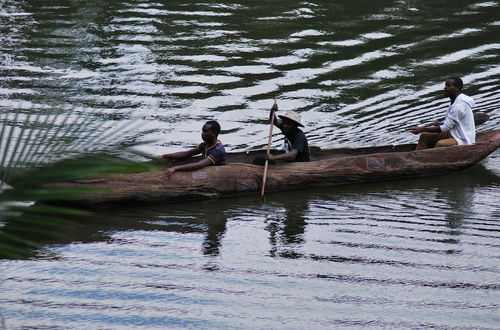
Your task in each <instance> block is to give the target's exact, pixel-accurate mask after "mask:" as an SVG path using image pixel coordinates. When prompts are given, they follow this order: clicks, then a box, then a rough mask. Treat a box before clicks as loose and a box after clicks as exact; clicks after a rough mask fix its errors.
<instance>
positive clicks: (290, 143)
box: [253, 102, 310, 165]
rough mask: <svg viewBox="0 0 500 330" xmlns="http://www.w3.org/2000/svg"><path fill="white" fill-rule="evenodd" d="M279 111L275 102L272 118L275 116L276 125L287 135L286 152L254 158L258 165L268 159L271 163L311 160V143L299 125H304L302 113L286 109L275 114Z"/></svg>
mask: <svg viewBox="0 0 500 330" xmlns="http://www.w3.org/2000/svg"><path fill="white" fill-rule="evenodd" d="M275 111H278V104H277V103H276V102H275V103H274V105H273V107H272V108H271V113H270V116H269V117H270V118H272V117H271V116H275V117H274V125H275V126H276V127H278V128H279V129H280V130H281V132H282V133H283V135H285V153H284V154H279V155H272V154H266V155H265V156H257V157H255V158H254V159H253V163H254V164H256V165H264V164H265V161H266V159H267V160H269V164H273V165H276V164H278V163H286V162H308V161H309V160H310V153H309V144H308V142H307V137H306V135H305V134H304V132H303V131H302V130H301V129H300V128H299V127H304V125H302V123H301V122H300V115H299V114H298V113H296V112H295V111H286V112H285V113H283V114H282V115H278V117H279V119H278V118H276V115H275V114H274V113H275Z"/></svg>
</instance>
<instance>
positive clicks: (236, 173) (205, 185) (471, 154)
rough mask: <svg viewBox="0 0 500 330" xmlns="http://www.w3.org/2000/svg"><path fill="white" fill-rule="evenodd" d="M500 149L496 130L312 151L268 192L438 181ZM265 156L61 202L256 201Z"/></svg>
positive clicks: (279, 170)
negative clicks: (467, 138)
mask: <svg viewBox="0 0 500 330" xmlns="http://www.w3.org/2000/svg"><path fill="white" fill-rule="evenodd" d="M499 147H500V129H497V130H491V131H485V132H481V133H478V134H477V143H476V144H474V145H469V146H454V147H448V148H438V149H428V150H422V151H415V144H402V145H386V146H376V147H365V148H335V149H320V148H317V147H316V148H315V147H312V148H311V155H312V161H311V162H307V163H289V164H284V165H274V166H269V170H268V173H267V183H266V192H275V191H284V190H292V189H301V188H311V187H325V186H335V185H343V184H352V183H363V182H374V181H384V180H398V179H408V178H416V177H424V176H432V175H442V174H447V173H451V172H455V171H459V170H463V169H465V168H468V167H470V166H472V165H474V164H476V163H478V162H479V161H481V160H482V159H484V158H485V157H487V156H488V155H489V154H491V153H492V152H494V151H496V150H497V149H498V148H499ZM264 153H265V150H262V151H252V152H243V153H228V162H229V164H228V165H224V166H209V167H205V168H203V169H200V170H197V171H192V172H176V173H175V174H174V175H173V176H172V177H171V178H170V179H169V180H165V179H163V178H162V177H161V175H162V172H163V169H164V168H166V167H168V166H171V165H172V163H171V162H165V163H164V164H161V165H159V166H157V167H153V168H152V170H150V171H148V172H141V173H134V174H120V175H114V176H111V177H107V178H102V179H92V180H82V181H76V182H65V183H61V184H58V186H64V187H75V188H82V187H84V188H90V187H92V188H98V189H99V190H97V191H96V192H95V193H92V194H89V195H86V196H84V197H82V198H81V199H79V200H73V201H65V202H64V203H65V204H66V205H71V206H77V207H85V208H88V207H113V206H117V205H130V204H146V203H147V204H162V203H171V202H178V201H188V200H201V199H211V198H220V197H227V196H238V195H248V194H255V195H256V196H257V195H258V194H259V192H260V188H261V183H262V175H263V170H264V168H263V166H257V165H253V164H251V160H252V159H253V157H255V156H256V155H259V154H264ZM191 161H193V159H192V160H191ZM180 163H182V162H176V163H175V164H180ZM101 189H102V190H101Z"/></svg>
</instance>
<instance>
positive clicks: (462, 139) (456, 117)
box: [440, 93, 476, 145]
mask: <svg viewBox="0 0 500 330" xmlns="http://www.w3.org/2000/svg"><path fill="white" fill-rule="evenodd" d="M473 106H474V100H473V99H472V98H471V97H470V96H467V95H465V94H463V93H462V94H460V95H458V96H457V98H456V99H455V101H454V102H453V103H451V104H450V107H449V108H448V111H446V118H445V120H444V123H443V125H441V126H440V127H441V131H443V132H450V134H451V136H452V137H453V138H455V140H457V143H458V145H468V144H473V143H475V142H476V125H475V123H474V115H473V114H472V107H473Z"/></svg>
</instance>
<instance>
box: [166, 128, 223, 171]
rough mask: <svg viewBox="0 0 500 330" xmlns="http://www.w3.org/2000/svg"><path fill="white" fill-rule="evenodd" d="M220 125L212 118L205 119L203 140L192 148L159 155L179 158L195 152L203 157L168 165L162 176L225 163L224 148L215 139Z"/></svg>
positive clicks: (192, 154) (202, 130) (189, 155)
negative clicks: (192, 161)
mask: <svg viewBox="0 0 500 330" xmlns="http://www.w3.org/2000/svg"><path fill="white" fill-rule="evenodd" d="M219 133H220V125H219V123H218V122H216V121H214V120H209V121H207V122H206V123H205V124H204V125H203V127H202V129H201V138H202V139H203V142H202V143H200V144H199V145H198V146H196V147H194V148H193V149H190V150H187V151H179V152H174V153H170V154H164V155H161V158H171V159H181V158H188V157H191V156H194V155H197V154H200V153H201V154H202V155H203V159H202V160H200V161H199V162H196V163H191V164H185V165H178V166H172V167H169V168H167V169H166V170H165V172H163V175H162V177H164V178H165V179H169V178H170V177H171V176H172V174H174V173H175V172H176V171H192V170H197V169H200V168H203V167H205V166H209V165H224V164H225V163H226V150H225V149H224V145H223V144H222V142H220V141H219V140H217V137H218V136H219Z"/></svg>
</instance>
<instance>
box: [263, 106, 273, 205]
mask: <svg viewBox="0 0 500 330" xmlns="http://www.w3.org/2000/svg"><path fill="white" fill-rule="evenodd" d="M274 103H275V104H276V101H275V102H274ZM273 107H274V106H273ZM271 112H272V114H271V125H270V126H269V138H268V140H267V155H269V154H270V153H271V143H272V142H273V126H274V116H275V114H274V112H275V110H274V109H271ZM268 167H269V160H267V159H266V161H265V163H264V174H263V175H262V188H261V190H260V200H261V201H264V193H265V191H266V179H267V168H268Z"/></svg>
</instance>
